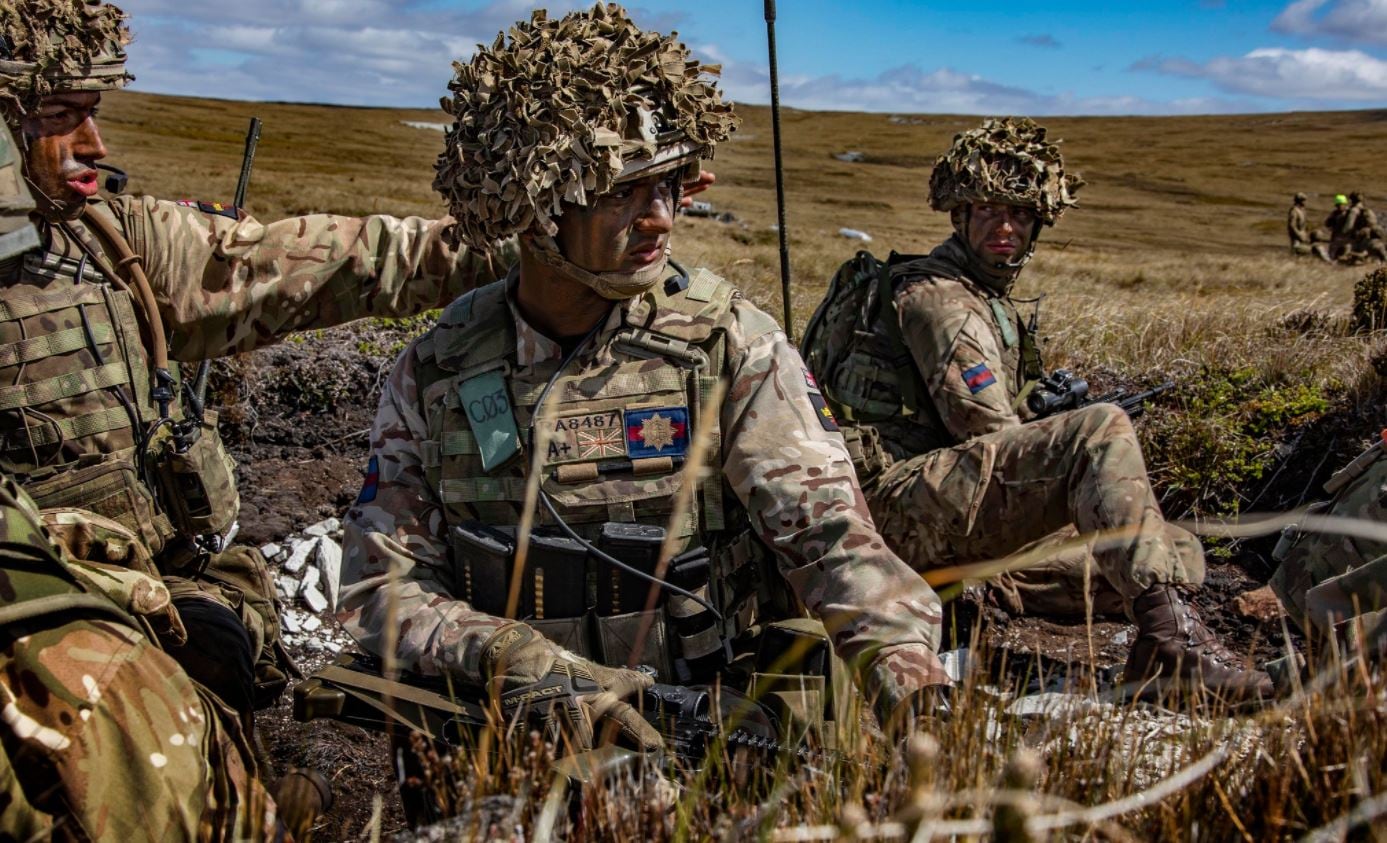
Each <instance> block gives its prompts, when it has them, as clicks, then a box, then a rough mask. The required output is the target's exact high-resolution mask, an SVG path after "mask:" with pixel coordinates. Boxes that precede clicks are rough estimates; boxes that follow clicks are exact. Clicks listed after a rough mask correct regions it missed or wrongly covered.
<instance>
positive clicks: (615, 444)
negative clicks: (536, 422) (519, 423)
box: [548, 410, 626, 463]
mask: <svg viewBox="0 0 1387 843" xmlns="http://www.w3.org/2000/svg"><path fill="white" fill-rule="evenodd" d="M625 456H626V424H625V420H624V418H623V414H622V412H621V411H620V410H607V411H605V412H601V413H583V414H580V415H574V416H561V417H559V418H557V419H555V420H554V426H553V428H552V429H551V430H550V433H549V454H548V461H549V462H550V463H565V462H592V461H596V460H611V459H621V458H622V457H625Z"/></svg>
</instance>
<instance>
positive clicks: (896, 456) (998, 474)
mask: <svg viewBox="0 0 1387 843" xmlns="http://www.w3.org/2000/svg"><path fill="white" fill-rule="evenodd" d="M1081 184H1082V182H1081V181H1080V180H1079V179H1078V178H1077V177H1076V176H1074V175H1066V174H1065V172H1064V162H1063V159H1062V157H1061V156H1060V152H1059V148H1058V147H1057V146H1056V145H1055V144H1052V143H1050V142H1049V141H1047V140H1046V138H1045V130H1044V129H1043V128H1041V127H1040V126H1037V125H1036V124H1035V123H1034V122H1032V121H1030V120H1026V119H1021V120H1012V119H1006V120H995V121H993V120H990V121H987V122H985V123H984V124H983V125H982V127H981V128H978V129H974V130H972V131H969V132H965V133H962V134H959V135H958V136H956V137H955V138H954V143H953V146H952V148H950V150H949V151H948V153H947V154H946V155H944V156H943V157H941V158H940V159H939V160H938V162H937V163H936V165H935V168H934V172H933V174H932V176H931V178H930V206H931V207H932V208H934V209H935V210H937V211H947V212H948V213H949V214H950V219H951V220H952V222H953V227H954V234H953V236H952V237H950V238H949V240H947V241H946V242H945V243H943V244H942V245H940V246H939V247H938V248H936V249H935V250H934V251H933V252H932V253H931V254H930V255H928V256H926V257H897V256H893V258H892V260H891V262H890V263H889V265H888V266H887V268H886V272H887V273H889V274H883V275H882V276H881V281H880V282H879V283H880V288H879V289H880V294H879V299H878V300H879V302H880V305H879V306H878V307H877V308H876V310H875V314H876V315H875V319H874V321H873V322H872V324H870V325H862V326H860V329H857V330H850V331H845V330H843V326H836V329H835V330H836V333H835V335H836V336H851V337H852V338H853V339H852V340H850V341H849V342H848V350H847V351H845V352H844V353H843V355H842V356H840V357H839V358H838V359H839V360H841V361H842V362H841V363H840V364H839V365H836V366H834V367H832V370H825V371H816V372H815V375H816V376H817V377H818V381H819V383H820V385H821V386H822V388H823V390H824V394H825V395H826V396H827V397H828V398H829V400H830V402H831V406H832V407H833V409H834V412H835V413H836V414H837V415H838V416H839V417H840V418H843V419H845V424H846V423H847V421H846V420H851V424H852V426H853V429H851V430H849V431H848V435H849V441H850V443H854V447H856V448H858V453H860V454H861V455H862V457H861V458H860V459H859V473H860V474H862V475H863V486H864V490H865V491H866V493H867V498H868V502H869V504H870V505H871V509H872V515H873V517H874V518H875V520H876V523H877V526H878V528H879V529H880V530H881V533H882V535H883V536H884V537H885V538H886V540H887V543H888V544H889V545H890V546H891V547H892V549H894V550H895V551H896V552H897V553H899V554H901V556H902V557H903V558H904V559H905V560H906V561H907V562H909V563H910V564H911V565H913V566H914V567H916V568H917V569H919V570H925V569H927V568H929V567H931V566H936V565H954V564H966V563H974V562H983V561H987V560H994V559H1000V558H1002V557H1005V556H1007V555H1009V554H1013V553H1016V552H1017V551H1019V550H1021V549H1023V548H1024V547H1025V546H1027V545H1028V544H1031V543H1035V542H1038V541H1041V540H1048V539H1054V538H1055V537H1070V538H1072V537H1073V536H1074V535H1076V534H1082V535H1084V536H1086V537H1088V545H1087V546H1086V547H1078V548H1077V552H1073V550H1071V552H1068V553H1065V554H1060V555H1058V556H1054V557H1052V558H1050V559H1049V560H1048V562H1047V563H1046V564H1045V565H1042V566H1040V567H1039V568H1037V569H1032V570H1029V571H1018V572H1016V573H1015V574H1013V575H1011V576H1010V577H1008V578H1007V580H1008V582H1007V586H1008V591H1009V593H1010V596H1011V602H1012V603H1013V605H1014V608H1018V609H1020V608H1025V609H1028V610H1030V611H1040V612H1062V613H1066V614H1068V613H1082V612H1083V611H1084V610H1085V603H1086V599H1085V593H1084V583H1085V581H1087V580H1089V579H1090V577H1088V576H1086V571H1092V572H1093V575H1092V576H1091V581H1092V582H1093V583H1094V584H1095V587H1096V588H1095V591H1096V593H1095V594H1093V595H1092V598H1093V599H1094V600H1096V601H1097V604H1098V606H1099V608H1100V609H1101V608H1105V607H1106V608H1123V607H1125V608H1126V609H1127V611H1129V612H1130V613H1131V616H1132V617H1133V618H1134V619H1135V621H1136V624H1137V638H1136V640H1135V641H1134V642H1133V644H1132V648H1131V653H1130V657H1129V659H1128V662H1127V667H1126V674H1127V678H1128V680H1129V681H1132V682H1137V683H1148V682H1149V683H1150V684H1149V686H1148V687H1149V688H1151V689H1154V690H1163V689H1164V688H1166V687H1169V686H1174V687H1177V688H1179V687H1188V686H1190V685H1198V684H1201V683H1202V685H1203V686H1205V687H1206V688H1208V689H1210V690H1212V691H1215V692H1218V693H1220V694H1225V695H1228V696H1243V695H1246V694H1256V693H1264V692H1268V691H1270V682H1269V680H1268V678H1267V677H1266V675H1265V674H1263V673H1260V672H1256V671H1251V670H1247V669H1245V668H1244V667H1243V666H1242V665H1241V664H1240V660H1239V659H1238V658H1236V657H1235V656H1234V655H1233V654H1231V653H1230V652H1228V650H1227V649H1225V648H1224V646H1223V645H1222V644H1221V643H1220V642H1219V640H1218V638H1217V637H1216V636H1215V635H1214V633H1213V632H1212V631H1211V630H1209V629H1208V628H1207V627H1206V626H1205V625H1204V623H1203V621H1202V620H1200V618H1199V615H1198V614H1197V613H1196V612H1195V609H1194V608H1193V607H1192V606H1191V605H1190V604H1189V603H1188V601H1187V599H1186V597H1185V592H1186V591H1188V590H1189V589H1192V588H1194V587H1196V586H1198V585H1199V583H1200V582H1201V581H1202V580H1203V578H1204V555H1203V550H1202V548H1201V547H1200V545H1199V542H1198V540H1196V539H1195V538H1194V537H1193V536H1192V535H1190V534H1189V533H1186V532H1185V531H1183V530H1180V529H1178V528H1176V527H1174V526H1173V525H1170V524H1167V523H1166V522H1165V520H1164V518H1163V517H1162V516H1161V509H1160V505H1159V504H1158V502H1157V500H1156V496H1155V493H1154V492H1153V491H1152V488H1151V484H1150V480H1149V479H1148V478H1147V475H1146V466H1145V463H1144V461H1143V459H1142V453H1141V448H1140V446H1139V445H1138V443H1137V438H1136V433H1135V432H1134V430H1133V429H1132V424H1131V421H1130V420H1129V419H1128V417H1127V415H1126V414H1125V413H1123V412H1122V411H1121V410H1119V409H1117V408H1116V407H1115V406H1114V405H1112V404H1103V403H1098V404H1092V405H1089V406H1086V407H1083V408H1081V409H1076V410H1072V411H1069V412H1063V413H1060V414H1058V415H1055V416H1051V417H1049V418H1046V419H1043V420H1040V421H1033V422H1031V423H1023V422H1025V421H1026V420H1025V419H1024V418H1023V417H1022V415H1021V413H1022V412H1024V407H1023V404H1024V396H1023V395H1022V392H1023V389H1027V385H1028V384H1031V383H1032V382H1033V381H1036V380H1038V379H1039V378H1040V377H1042V375H1043V372H1042V371H1041V368H1040V366H1041V364H1040V357H1039V353H1038V351H1037V348H1036V342H1035V338H1034V337H1033V336H1032V333H1031V330H1030V329H1029V328H1028V326H1027V324H1026V321H1025V320H1023V319H1022V318H1021V316H1020V314H1019V313H1018V311H1017V309H1016V306H1015V304H1014V303H1013V301H1012V299H1011V292H1012V288H1013V285H1014V284H1015V283H1016V279H1017V276H1018V275H1019V274H1020V272H1021V270H1022V268H1023V267H1024V266H1025V265H1026V263H1027V262H1028V261H1029V260H1030V258H1031V255H1032V254H1033V253H1034V251H1035V247H1036V241H1037V238H1038V236H1039V234H1040V231H1041V229H1042V228H1043V227H1044V226H1047V225H1051V224H1053V223H1054V222H1055V221H1056V220H1057V219H1058V218H1059V216H1060V214H1061V213H1063V211H1064V210H1065V209H1066V208H1067V207H1070V206H1072V205H1073V204H1075V202H1074V192H1075V191H1076V190H1077V189H1078V187H1079V186H1080V185H1081ZM827 304H828V303H827V302H826V303H825V307H824V308H823V309H821V312H822V313H828V312H830V310H833V309H831V308H828V307H827ZM833 312H835V313H838V314H839V316H838V317H835V318H842V319H848V320H854V319H856V318H858V317H857V311H856V310H853V309H850V308H839V309H836V310H833ZM820 318H821V317H820V316H819V315H816V316H815V321H819V320H820ZM825 318H826V317H825ZM811 324H813V323H811ZM849 327H856V326H849ZM806 348H808V349H810V355H809V356H810V359H811V361H818V360H819V359H820V358H819V357H817V356H816V354H815V353H814V345H813V343H812V342H807V343H806ZM815 365H816V366H820V364H819V363H818V362H815ZM878 442H879V444H877V443H878ZM882 449H884V453H877V451H880V450H882ZM883 464H884V467H882V466H883ZM1071 544H1072V542H1071ZM1090 566H1092V567H1091V568H1090ZM1153 680H1154V681H1153Z"/></svg>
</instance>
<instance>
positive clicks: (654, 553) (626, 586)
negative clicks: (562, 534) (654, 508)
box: [597, 522, 665, 616]
mask: <svg viewBox="0 0 1387 843" xmlns="http://www.w3.org/2000/svg"><path fill="white" fill-rule="evenodd" d="M664 541H665V531H664V528H663V527H656V526H652V525H648V524H622V523H615V522H613V523H607V524H603V525H602V534H601V537H600V538H599V539H598V541H597V548H598V549H599V550H601V551H602V552H604V553H606V554H608V555H610V556H612V557H615V558H616V559H619V560H621V561H622V562H625V563H626V564H627V565H630V566H631V567H632V568H635V569H636V570H638V571H644V572H645V573H647V574H651V575H653V574H654V573H655V568H656V566H657V565H658V564H659V562H660V548H661V546H662V545H663V544H664ZM651 588H658V586H655V585H654V584H653V583H651V582H650V581H649V580H646V579H643V578H641V577H638V576H636V575H635V574H632V573H631V572H629V571H624V570H622V569H621V568H618V567H616V566H615V565H612V564H610V563H608V562H605V561H601V560H599V562H598V566H597V613H598V614H599V615H602V616H607V615H619V614H622V613H623V612H630V611H632V610H636V609H644V608H645V606H646V603H647V601H648V596H649V594H650V589H651Z"/></svg>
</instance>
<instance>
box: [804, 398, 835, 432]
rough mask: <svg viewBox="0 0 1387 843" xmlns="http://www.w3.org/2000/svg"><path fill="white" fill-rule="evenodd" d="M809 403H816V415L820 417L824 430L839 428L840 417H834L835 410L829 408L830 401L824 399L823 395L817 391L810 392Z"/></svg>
mask: <svg viewBox="0 0 1387 843" xmlns="http://www.w3.org/2000/svg"><path fill="white" fill-rule="evenodd" d="M809 403H810V404H813V405H814V415H815V416H817V417H818V419H819V424H821V425H823V428H824V430H829V431H833V430H837V429H838V419H836V418H834V416H833V411H832V410H830V409H829V408H828V402H827V401H825V400H824V397H823V395H821V394H819V393H817V392H811V393H809Z"/></svg>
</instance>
